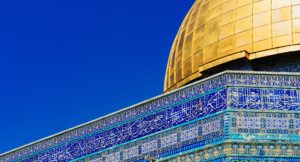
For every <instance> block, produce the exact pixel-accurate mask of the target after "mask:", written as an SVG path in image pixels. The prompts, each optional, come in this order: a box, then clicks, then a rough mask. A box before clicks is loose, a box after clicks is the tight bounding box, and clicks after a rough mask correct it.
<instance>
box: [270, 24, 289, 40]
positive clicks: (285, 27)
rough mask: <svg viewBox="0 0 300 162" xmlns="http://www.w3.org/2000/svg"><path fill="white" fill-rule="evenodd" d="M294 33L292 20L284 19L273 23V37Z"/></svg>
mask: <svg viewBox="0 0 300 162" xmlns="http://www.w3.org/2000/svg"><path fill="white" fill-rule="evenodd" d="M291 33H292V22H291V20H288V21H282V22H279V23H274V24H272V35H273V37H277V36H281V35H286V34H291Z"/></svg>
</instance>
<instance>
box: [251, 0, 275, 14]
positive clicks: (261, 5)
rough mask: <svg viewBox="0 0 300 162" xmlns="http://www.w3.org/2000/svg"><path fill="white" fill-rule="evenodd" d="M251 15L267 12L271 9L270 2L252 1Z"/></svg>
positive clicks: (266, 0)
mask: <svg viewBox="0 0 300 162" xmlns="http://www.w3.org/2000/svg"><path fill="white" fill-rule="evenodd" d="M254 1H255V2H254V5H253V13H254V14H256V13H260V12H265V11H269V10H270V9H271V0H254Z"/></svg>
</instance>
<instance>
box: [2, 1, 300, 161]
mask: <svg viewBox="0 0 300 162" xmlns="http://www.w3.org/2000/svg"><path fill="white" fill-rule="evenodd" d="M299 72H300V0H195V2H194V5H193V6H192V8H191V9H190V11H189V12H188V13H187V16H186V17H185V19H184V20H183V23H182V25H181V27H180V29H179V31H178V34H177V36H176V38H175V40H174V43H173V46H172V48H171V50H170V55H169V60H168V63H167V69H166V76H165V84H164V93H163V94H162V95H160V96H157V97H154V98H151V99H149V100H146V101H144V102H141V103H138V104H136V105H133V106H130V107H128V108H124V109H122V110H120V111H118V112H115V113H112V114H109V115H107V116H104V117H101V118H98V119H96V120H93V121H91V122H88V123H85V124H82V125H80V126H77V127H74V128H71V129H68V130H66V131H64V132H60V133H58V134H55V135H53V136H50V137H46V138H44V139H41V140H39V141H36V142H33V143H30V144H28V145H25V146H22V147H19V148H17V149H14V150H11V151H9V152H6V153H4V154H1V155H0V162H66V161H74V162H77V161H78V162H89V161H91V162H153V161H161V162H208V161H212V162H299V161H300V89H299V88H300V73H299Z"/></svg>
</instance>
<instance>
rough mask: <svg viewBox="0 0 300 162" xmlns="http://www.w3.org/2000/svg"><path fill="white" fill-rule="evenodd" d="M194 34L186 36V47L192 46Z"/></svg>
mask: <svg viewBox="0 0 300 162" xmlns="http://www.w3.org/2000/svg"><path fill="white" fill-rule="evenodd" d="M193 36H194V35H193V33H192V34H190V35H188V36H187V37H185V41H184V46H183V48H184V49H186V48H189V47H191V45H192V41H193Z"/></svg>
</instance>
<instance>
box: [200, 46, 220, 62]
mask: <svg viewBox="0 0 300 162" xmlns="http://www.w3.org/2000/svg"><path fill="white" fill-rule="evenodd" d="M217 54H218V43H214V44H211V45H209V46H207V47H206V48H204V54H203V56H204V59H203V60H204V62H207V61H209V60H211V59H212V58H214V57H215V56H217Z"/></svg>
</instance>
